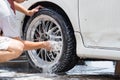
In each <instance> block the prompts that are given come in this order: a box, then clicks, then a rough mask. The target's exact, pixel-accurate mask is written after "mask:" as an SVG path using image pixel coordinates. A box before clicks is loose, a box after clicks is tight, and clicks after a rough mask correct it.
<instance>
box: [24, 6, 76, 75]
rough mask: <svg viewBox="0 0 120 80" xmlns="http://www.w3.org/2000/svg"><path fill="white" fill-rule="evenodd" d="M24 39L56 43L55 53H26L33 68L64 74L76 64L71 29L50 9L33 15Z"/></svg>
mask: <svg viewBox="0 0 120 80" xmlns="http://www.w3.org/2000/svg"><path fill="white" fill-rule="evenodd" d="M24 37H25V39H26V40H30V41H34V42H37V41H49V40H50V41H56V42H58V45H59V48H58V50H57V51H47V50H45V49H37V50H29V51H28V52H27V55H28V58H29V60H30V63H31V64H32V66H33V67H35V68H37V69H38V70H39V68H42V69H43V71H44V72H54V73H59V72H65V71H68V70H70V69H71V68H73V67H74V66H75V64H76V62H77V56H76V42H75V36H74V32H73V29H72V28H71V26H70V25H69V24H68V23H67V21H66V20H65V19H64V17H63V16H61V15H60V14H58V13H57V12H55V11H54V10H51V9H45V8H44V9H41V10H40V11H39V12H37V13H36V14H35V15H33V16H32V17H31V18H30V19H29V21H28V22H27V25H26V27H25V36H24Z"/></svg>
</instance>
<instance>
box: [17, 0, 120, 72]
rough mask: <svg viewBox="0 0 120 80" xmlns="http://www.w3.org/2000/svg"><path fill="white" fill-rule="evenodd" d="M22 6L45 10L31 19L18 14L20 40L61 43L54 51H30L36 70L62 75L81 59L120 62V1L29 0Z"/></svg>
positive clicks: (30, 58)
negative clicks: (40, 7)
mask: <svg viewBox="0 0 120 80" xmlns="http://www.w3.org/2000/svg"><path fill="white" fill-rule="evenodd" d="M22 5H23V6H25V7H26V8H28V9H32V8H34V7H37V6H38V5H42V6H43V7H44V8H43V9H40V11H39V12H37V13H36V14H34V15H33V16H32V17H29V16H26V15H24V14H22V13H17V16H18V19H19V21H20V22H19V25H20V26H21V29H20V30H21V37H22V38H24V39H26V40H31V41H48V40H49V41H57V42H58V44H59V45H58V46H59V47H58V48H57V49H56V50H55V51H46V50H45V49H38V50H30V51H27V56H28V59H29V60H30V63H31V64H32V66H34V67H35V68H36V69H38V70H39V69H41V68H42V69H43V71H44V72H53V73H59V72H65V71H68V70H70V69H71V68H73V67H74V66H75V65H76V63H77V61H78V59H86V58H90V59H105V60H120V0H28V1H26V2H24V3H23V4H22Z"/></svg>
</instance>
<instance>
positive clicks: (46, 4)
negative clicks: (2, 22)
mask: <svg viewBox="0 0 120 80" xmlns="http://www.w3.org/2000/svg"><path fill="white" fill-rule="evenodd" d="M38 5H42V6H44V7H46V8H49V9H52V10H55V11H56V12H57V13H59V14H61V15H62V16H64V18H65V20H66V21H67V22H68V24H69V26H70V28H71V29H72V30H73V31H72V32H73V35H74V36H75V34H74V28H73V25H72V24H71V21H70V19H69V17H68V16H67V14H66V13H65V11H64V10H63V9H62V8H61V7H60V6H58V5H56V4H54V3H52V2H48V1H43V2H37V3H35V4H33V5H32V6H31V7H30V8H29V9H33V8H35V7H37V6H38ZM29 18H30V17H29V16H25V17H24V19H23V27H22V31H23V33H25V32H24V30H25V26H26V24H27V22H28V20H29ZM23 35H24V34H23ZM74 39H75V42H76V38H74Z"/></svg>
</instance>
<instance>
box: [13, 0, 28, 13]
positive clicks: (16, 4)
mask: <svg viewBox="0 0 120 80" xmlns="http://www.w3.org/2000/svg"><path fill="white" fill-rule="evenodd" d="M14 5H15V9H16V10H17V11H20V12H22V13H24V14H26V15H28V10H27V9H26V8H24V7H23V6H22V5H20V4H19V3H17V2H15V1H14Z"/></svg>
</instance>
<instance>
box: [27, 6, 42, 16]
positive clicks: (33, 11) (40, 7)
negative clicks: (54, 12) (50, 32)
mask: <svg viewBox="0 0 120 80" xmlns="http://www.w3.org/2000/svg"><path fill="white" fill-rule="evenodd" d="M42 8H44V7H43V6H41V5H39V6H37V7H35V8H33V9H32V10H28V11H27V15H28V16H32V15H34V14H35V13H36V12H38V11H39V9H42Z"/></svg>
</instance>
